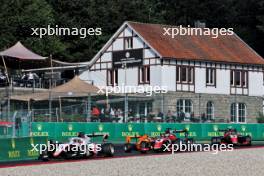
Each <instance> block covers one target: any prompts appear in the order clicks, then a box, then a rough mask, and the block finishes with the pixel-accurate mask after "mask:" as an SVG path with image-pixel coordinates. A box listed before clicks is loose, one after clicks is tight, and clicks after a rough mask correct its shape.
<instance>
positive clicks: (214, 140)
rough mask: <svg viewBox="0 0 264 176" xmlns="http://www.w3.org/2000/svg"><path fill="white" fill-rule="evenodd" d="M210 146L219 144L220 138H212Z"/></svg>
mask: <svg viewBox="0 0 264 176" xmlns="http://www.w3.org/2000/svg"><path fill="white" fill-rule="evenodd" d="M211 144H221V138H220V137H212V139H211Z"/></svg>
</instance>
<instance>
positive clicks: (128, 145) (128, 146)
mask: <svg viewBox="0 0 264 176" xmlns="http://www.w3.org/2000/svg"><path fill="white" fill-rule="evenodd" d="M132 147H133V146H132V144H129V143H127V144H125V145H124V151H125V152H126V153H129V152H131V151H132Z"/></svg>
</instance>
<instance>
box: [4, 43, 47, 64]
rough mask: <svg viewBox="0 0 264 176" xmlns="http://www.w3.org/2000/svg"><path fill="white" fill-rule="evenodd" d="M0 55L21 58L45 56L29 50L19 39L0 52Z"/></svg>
mask: <svg viewBox="0 0 264 176" xmlns="http://www.w3.org/2000/svg"><path fill="white" fill-rule="evenodd" d="M0 56H8V57H14V58H17V59H21V60H45V59H46V58H47V57H43V56H40V55H38V54H36V53H34V52H32V51H30V50H29V49H27V48H26V47H25V46H24V45H22V43H21V42H19V41H18V42H17V43H16V44H15V45H14V46H11V47H10V48H8V49H6V50H5V51H2V52H0Z"/></svg>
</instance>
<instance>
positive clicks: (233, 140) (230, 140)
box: [211, 129, 252, 145]
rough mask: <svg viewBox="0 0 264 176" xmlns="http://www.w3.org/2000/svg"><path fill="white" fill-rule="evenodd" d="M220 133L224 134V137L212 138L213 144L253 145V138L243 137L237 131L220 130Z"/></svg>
mask: <svg viewBox="0 0 264 176" xmlns="http://www.w3.org/2000/svg"><path fill="white" fill-rule="evenodd" d="M219 132H224V136H220V135H219V136H216V137H212V138H211V144H233V145H251V142H252V139H251V136H249V135H247V136H242V135H241V134H239V133H238V132H237V130H236V129H225V130H219Z"/></svg>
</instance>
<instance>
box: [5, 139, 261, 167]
mask: <svg viewBox="0 0 264 176" xmlns="http://www.w3.org/2000/svg"><path fill="white" fill-rule="evenodd" d="M250 148H252V149H255V148H264V144H263V143H262V142H261V143H253V145H252V146H238V147H234V149H235V150H238V149H250ZM200 152H202V151H200ZM184 153H187V152H179V154H184ZM169 154H171V153H170V152H159V153H157V152H154V151H149V152H147V153H145V154H142V153H140V152H138V151H131V152H130V153H126V152H124V150H123V144H115V155H114V156H113V157H103V156H96V157H92V158H89V159H67V160H65V159H53V160H50V161H45V162H44V161H40V160H23V161H9V162H0V169H1V168H9V167H19V166H32V165H44V164H56V163H64V162H81V161H86V160H91V161H92V160H105V159H115V158H127V157H144V156H151V155H169Z"/></svg>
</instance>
